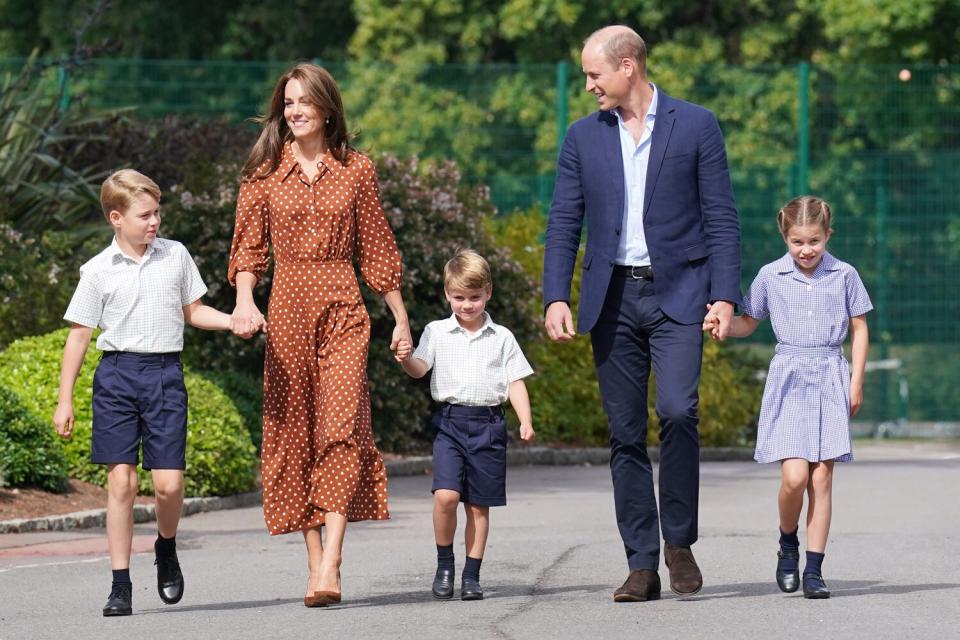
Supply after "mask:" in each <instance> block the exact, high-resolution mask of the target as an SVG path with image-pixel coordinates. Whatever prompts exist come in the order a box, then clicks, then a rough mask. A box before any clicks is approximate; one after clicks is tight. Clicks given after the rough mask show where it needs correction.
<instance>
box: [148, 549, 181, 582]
mask: <svg viewBox="0 0 960 640" xmlns="http://www.w3.org/2000/svg"><path fill="white" fill-rule="evenodd" d="M153 564H154V565H156V566H157V568H158V569H159V570H160V571H161V572H162V573H164V574H165V575H167V576H168V577H170V578H176V577H177V575H178V574H179V573H180V562H179V561H178V560H177V553H176V551H174V552H173V553H172V554H170V555H169V556H161V555H158V556H157V557H156V558H155V559H154V561H153Z"/></svg>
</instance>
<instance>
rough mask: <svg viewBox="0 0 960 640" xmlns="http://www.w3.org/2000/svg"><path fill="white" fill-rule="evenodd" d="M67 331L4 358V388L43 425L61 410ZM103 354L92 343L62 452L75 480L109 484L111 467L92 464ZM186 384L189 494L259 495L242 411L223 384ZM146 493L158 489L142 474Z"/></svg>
mask: <svg viewBox="0 0 960 640" xmlns="http://www.w3.org/2000/svg"><path fill="white" fill-rule="evenodd" d="M68 331H69V330H68V329H61V330H59V331H54V332H53V333H49V334H46V335H43V336H37V337H32V338H24V339H21V340H18V341H16V342H14V343H13V344H11V345H10V346H9V347H8V348H7V349H6V351H4V352H3V353H2V354H0V388H4V387H5V388H6V389H7V390H9V391H10V392H12V394H13V395H14V396H16V398H17V399H18V400H19V402H20V403H22V405H23V407H25V408H26V410H27V411H29V412H30V413H31V414H32V415H33V416H34V417H35V418H36V419H38V420H40V421H42V422H43V423H49V422H50V418H51V416H53V412H54V410H55V409H56V405H57V386H58V384H59V379H60V373H59V372H60V361H61V358H62V355H63V345H64V343H65V341H66V337H67V333H68ZM99 357H100V354H99V352H98V351H96V349H95V348H94V346H93V344H92V343H91V346H90V349H88V350H87V356H86V358H85V360H84V364H83V368H82V369H81V371H80V376H79V378H78V380H77V384H76V386H75V387H74V397H73V408H74V414H75V425H74V432H73V437H72V438H71V439H70V440H69V441H64V442H63V445H62V447H63V452H64V454H65V457H66V462H67V467H68V470H69V474H70V476H71V477H74V478H78V479H81V480H86V481H87V482H93V483H96V484H100V485H104V484H105V480H106V473H105V467H104V466H102V465H95V464H92V463H91V462H90V436H91V418H92V413H91V404H90V403H91V396H92V389H93V373H94V370H95V369H96V366H97V361H98V359H99ZM184 381H185V384H186V387H187V393H188V395H189V421H188V425H187V472H186V477H185V492H186V495H187V496H208V495H231V494H236V493H242V492H244V491H250V490H252V489H253V488H254V480H255V474H256V467H257V459H256V450H255V448H254V446H253V444H252V443H251V441H250V436H249V434H248V432H247V428H246V427H245V425H244V421H243V419H242V418H241V415H240V413H239V412H238V410H237V408H236V407H235V406H234V404H233V402H232V401H231V400H230V398H229V397H228V396H227V395H226V394H225V393H224V392H223V391H221V390H220V388H219V387H217V385H215V384H214V383H213V382H211V381H209V380H206V379H204V378H203V377H202V376H201V375H199V374H196V373H193V372H192V371H190V370H189V369H187V370H186V371H185V372H184ZM52 428H53V427H50V429H52ZM140 491H141V492H143V493H150V492H152V491H153V487H152V483H151V481H150V474H149V473H145V472H143V470H141V471H140Z"/></svg>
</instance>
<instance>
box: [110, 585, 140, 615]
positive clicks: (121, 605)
mask: <svg viewBox="0 0 960 640" xmlns="http://www.w3.org/2000/svg"><path fill="white" fill-rule="evenodd" d="M131 613H133V585H132V584H115V585H113V588H112V589H111V590H110V596H109V597H108V598H107V604H105V605H104V606H103V615H104V617H106V618H110V617H113V616H129V615H130V614H131Z"/></svg>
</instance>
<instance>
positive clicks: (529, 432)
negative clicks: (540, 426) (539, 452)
mask: <svg viewBox="0 0 960 640" xmlns="http://www.w3.org/2000/svg"><path fill="white" fill-rule="evenodd" d="M520 439H521V440H523V441H524V442H526V443H528V444H529V443H531V442H533V441H534V440H536V439H537V434H536V432H535V431H534V430H533V425H530V424H521V425H520Z"/></svg>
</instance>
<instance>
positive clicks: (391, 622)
mask: <svg viewBox="0 0 960 640" xmlns="http://www.w3.org/2000/svg"><path fill="white" fill-rule="evenodd" d="M856 453H857V455H858V461H857V462H855V463H853V464H849V465H841V466H838V469H837V471H836V474H835V483H834V519H833V527H832V531H831V536H830V543H829V546H828V548H827V557H826V561H825V563H824V575H825V578H826V580H827V583H828V585H829V586H830V587H831V589H832V590H833V593H834V597H833V598H832V599H830V600H825V601H808V600H804V599H803V598H802V596H800V595H798V594H783V593H780V592H779V591H778V590H777V587H776V584H775V583H774V581H773V569H774V564H775V555H774V554H775V550H776V537H777V536H776V523H777V519H776V493H777V488H778V485H779V476H778V469H777V467H776V466H775V465H765V466H760V465H757V464H754V463H749V462H705V463H703V464H702V466H701V509H700V541H699V542H698V543H697V545H696V546H695V547H694V552H695V554H696V556H697V559H698V561H699V562H700V565H701V568H702V570H703V573H704V580H705V586H704V589H703V591H702V592H701V593H700V594H698V595H697V596H695V597H693V598H689V599H686V600H682V599H679V598H676V597H674V596H673V594H671V593H669V591H665V593H664V597H663V599H662V600H660V601H656V602H648V603H629V604H626V603H624V604H618V603H614V602H613V600H612V592H613V589H614V588H616V587H617V586H619V584H620V583H621V582H622V581H623V579H624V578H625V577H626V573H627V571H626V565H625V561H624V558H623V550H622V545H621V543H620V540H619V536H618V534H617V528H616V522H615V517H614V513H613V500H612V495H611V489H610V477H609V470H608V469H607V468H606V467H605V466H579V467H573V466H567V467H542V466H540V467H514V468H511V469H510V470H509V473H508V482H509V486H508V496H509V505H508V506H507V507H504V508H499V509H494V510H493V511H492V515H491V521H492V525H491V536H490V543H489V546H488V550H487V554H486V558H485V560H484V565H483V569H482V574H481V575H482V581H483V584H484V587H485V590H486V593H487V599H485V600H483V601H481V602H461V601H459V600H453V601H449V602H436V601H433V600H432V599H431V597H430V593H429V588H430V580H431V578H432V575H433V568H434V563H435V551H434V546H433V537H432V528H431V520H430V512H431V499H430V494H429V487H430V479H429V477H427V476H416V477H396V478H393V479H392V480H391V482H390V494H391V495H390V498H391V501H390V504H391V511H392V515H393V519H392V520H390V521H388V522H381V523H361V524H354V525H351V526H350V527H349V529H348V532H347V544H346V548H345V551H344V564H343V594H344V602H343V604H341V605H339V606H336V607H332V608H329V609H306V608H305V607H304V606H303V604H302V596H303V590H304V587H305V583H306V569H305V554H304V548H303V543H302V539H301V538H300V537H299V536H297V535H287V536H280V537H275V538H271V537H269V536H268V535H267V534H266V532H265V529H264V526H263V521H262V517H261V512H260V509H259V508H245V509H236V510H231V511H217V512H210V513H203V514H199V515H194V516H191V517H189V518H185V519H184V520H183V522H182V524H181V528H180V533H179V535H178V546H179V555H180V559H181V563H182V565H183V569H184V574H185V576H186V585H187V586H186V595H185V597H184V599H183V601H182V602H181V603H180V604H178V605H175V606H165V605H163V604H162V603H161V602H160V600H159V598H158V596H157V594H156V589H155V574H154V567H153V556H152V553H149V552H148V553H138V554H137V555H135V556H134V558H133V562H132V565H131V573H132V576H133V580H134V615H133V616H131V617H127V618H109V619H108V618H102V617H101V616H100V607H101V606H102V605H103V602H104V600H105V598H106V595H107V593H108V591H109V580H110V577H109V576H110V573H109V568H110V567H109V562H108V560H107V558H106V554H105V553H104V548H105V546H104V534H103V531H102V530H97V529H91V530H82V531H62V532H42V533H27V534H7V535H0V639H2V640H7V639H12V638H38V639H40V638H71V639H75V640H82V639H85V638H106V637H110V638H112V637H116V638H124V639H126V638H265V637H268V638H304V637H312V636H316V637H321V638H328V637H330V638H359V639H363V638H378V639H380V638H418V639H421V638H422V639H431V638H445V639H447V638H450V639H452V638H467V637H470V638H555V639H560V638H594V637H599V638H636V637H646V636H653V637H660V638H669V637H677V638H735V639H736V640H743V639H747V638H781V637H782V638H799V637H808V638H809V637H822V638H904V637H909V638H955V637H958V628H960V561H958V550H960V544H958V543H960V534H958V531H960V509H958V504H960V500H958V498H960V488H958V487H960V483H958V481H960V473H958V472H960V444H957V443H944V444H936V443H919V444H914V443H894V444H889V443H883V444H879V445H871V444H863V443H860V444H858V446H857V450H856ZM136 533H137V537H136V541H135V548H136V549H138V550H149V549H150V548H151V543H152V540H153V536H154V535H155V533H154V529H152V527H151V526H150V525H142V526H138V527H137V531H136ZM458 534H459V535H458V544H457V547H456V550H457V562H458V570H459V568H460V567H462V562H463V551H462V547H461V546H460V545H461V540H462V524H461V531H460V532H458ZM801 539H802V538H801ZM661 577H662V579H663V580H664V582H665V583H666V577H667V572H666V569H665V567H663V566H661Z"/></svg>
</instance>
